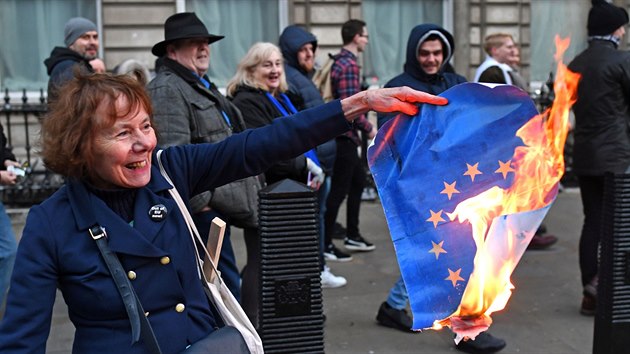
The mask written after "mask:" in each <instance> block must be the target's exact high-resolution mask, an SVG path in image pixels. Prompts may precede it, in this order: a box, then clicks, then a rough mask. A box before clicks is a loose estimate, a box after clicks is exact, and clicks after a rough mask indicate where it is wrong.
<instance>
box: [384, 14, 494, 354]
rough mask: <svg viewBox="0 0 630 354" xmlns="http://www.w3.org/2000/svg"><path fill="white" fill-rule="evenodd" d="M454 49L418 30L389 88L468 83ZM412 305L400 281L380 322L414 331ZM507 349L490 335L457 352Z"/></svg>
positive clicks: (440, 33)
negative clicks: (456, 67)
mask: <svg viewBox="0 0 630 354" xmlns="http://www.w3.org/2000/svg"><path fill="white" fill-rule="evenodd" d="M454 46H455V42H454V40H453V36H452V35H451V34H450V33H449V32H448V31H446V30H445V29H444V28H442V27H440V26H437V25H434V24H422V25H418V26H416V27H414V28H413V29H412V30H411V33H410V34H409V40H408V41H407V54H406V61H405V64H404V66H403V70H404V71H403V73H402V74H400V75H398V76H396V77H394V78H393V79H391V80H389V82H387V83H386V84H385V87H400V86H409V87H411V88H413V89H416V90H418V91H424V92H427V93H430V94H433V95H438V94H440V93H442V92H444V91H446V90H447V89H449V88H451V87H453V86H455V85H457V84H461V83H464V82H466V78H464V77H463V76H461V75H458V74H456V73H455V72H454V70H453V67H452V66H451V65H450V63H449V61H450V59H451V57H452V56H453V52H454ZM377 117H378V127H379V128H380V127H381V126H382V125H383V124H385V123H386V122H387V121H389V120H391V119H393V118H394V117H396V114H379V115H378V116H377ZM408 302H409V295H408V294H407V288H406V287H405V283H404V281H403V278H402V277H400V278H399V279H398V281H397V282H396V284H394V286H393V287H392V288H391V289H390V292H389V295H388V297H387V301H385V302H383V303H382V304H381V306H380V307H379V309H378V313H377V315H376V321H377V322H378V323H379V324H380V325H382V326H385V327H391V328H395V329H398V330H401V331H406V332H408V331H411V327H412V325H413V320H412V318H411V316H409V314H407V311H406V310H405V309H406V308H407V303H408ZM504 347H505V341H504V340H502V339H500V338H495V337H493V336H492V335H490V334H489V333H487V332H482V333H480V334H479V335H478V336H477V337H476V338H475V340H468V341H463V340H462V341H460V342H459V343H458V344H457V349H459V350H461V351H464V352H469V353H493V352H497V351H499V350H501V349H503V348H504Z"/></svg>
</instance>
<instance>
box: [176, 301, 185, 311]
mask: <svg viewBox="0 0 630 354" xmlns="http://www.w3.org/2000/svg"><path fill="white" fill-rule="evenodd" d="M185 309H186V305H184V304H181V303H180V304H177V305H175V311H177V312H184V310H185Z"/></svg>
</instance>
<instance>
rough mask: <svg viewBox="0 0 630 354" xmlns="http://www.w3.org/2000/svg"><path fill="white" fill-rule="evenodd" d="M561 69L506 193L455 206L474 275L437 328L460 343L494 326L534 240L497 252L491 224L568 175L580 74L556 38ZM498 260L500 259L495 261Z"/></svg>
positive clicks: (530, 205) (525, 130) (529, 205)
mask: <svg viewBox="0 0 630 354" xmlns="http://www.w3.org/2000/svg"><path fill="white" fill-rule="evenodd" d="M555 42H556V54H555V56H554V58H555V60H556V62H557V63H558V64H557V74H556V81H555V83H554V91H555V99H554V101H553V105H552V107H551V108H550V109H547V110H545V111H544V112H543V113H541V114H539V115H537V116H535V117H533V118H532V119H530V120H529V121H528V122H527V123H526V124H525V125H523V126H522V127H521V128H520V129H519V130H518V131H517V133H516V135H517V136H518V137H520V138H521V139H522V140H523V143H524V145H525V146H519V147H518V148H516V150H515V153H514V156H513V158H512V161H511V165H510V166H511V167H513V168H514V169H515V170H516V173H515V174H514V179H513V184H512V185H511V186H510V187H509V188H508V189H505V190H504V189H501V188H499V187H493V188H491V189H488V190H486V191H484V192H482V193H481V194H479V195H477V196H475V197H472V198H469V199H467V200H465V201H463V202H461V203H459V204H458V205H457V207H456V208H455V210H454V211H453V213H450V214H449V218H450V220H455V219H456V218H457V220H458V221H459V222H460V223H463V222H469V223H470V225H471V227H472V231H473V238H474V241H475V244H476V246H477V253H476V255H475V259H474V271H473V273H472V274H471V276H470V279H469V280H468V285H467V287H466V290H465V291H464V294H463V297H462V300H461V303H460V306H459V308H458V309H457V310H456V311H455V312H454V313H453V314H451V316H449V317H448V318H446V319H443V320H440V321H436V322H435V324H434V327H433V328H434V329H439V328H441V327H442V326H450V327H452V329H453V330H454V331H455V332H456V333H458V337H459V338H463V337H470V338H474V337H475V336H476V335H477V334H478V333H480V332H482V331H484V330H485V329H487V327H488V326H489V325H490V323H491V322H492V320H491V318H490V314H492V313H493V312H495V311H499V310H502V309H503V308H505V306H506V304H507V302H508V300H509V298H510V296H511V294H512V289H514V286H513V285H512V283H511V282H510V276H511V274H512V271H513V270H514V268H515V267H516V265H517V264H518V261H519V260H520V258H521V256H522V255H523V253H524V251H525V248H526V247H527V243H529V241H530V240H531V237H533V233H532V234H531V235H525V241H526V242H515V241H513V240H514V239H516V237H513V236H516V235H514V233H515V232H517V231H515V230H508V231H507V233H508V234H507V235H501V236H502V241H501V242H503V244H504V246H505V247H504V248H507V250H505V251H497V246H496V242H495V241H496V240H494V241H493V242H494V244H493V242H489V240H488V239H487V236H488V232H489V228H490V226H491V224H492V220H493V219H494V218H495V217H497V216H500V215H508V214H514V213H518V212H523V211H529V210H536V209H539V208H542V207H545V206H547V205H548V204H549V203H550V202H551V201H552V200H553V198H554V197H555V195H556V194H557V187H558V182H559V181H560V178H561V177H562V174H563V173H564V158H563V150H564V144H565V141H566V137H567V133H568V131H569V110H570V109H571V106H572V105H573V103H574V102H575V101H576V96H577V95H576V91H577V84H578V81H579V79H580V75H579V74H576V73H573V72H571V71H570V70H568V68H567V67H566V65H564V64H563V63H562V55H563V54H564V52H565V51H566V49H567V48H568V47H569V44H570V39H568V38H565V39H560V38H559V37H558V36H556V38H555ZM497 258H499V259H497Z"/></svg>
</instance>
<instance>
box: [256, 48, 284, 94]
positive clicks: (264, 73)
mask: <svg viewBox="0 0 630 354" xmlns="http://www.w3.org/2000/svg"><path fill="white" fill-rule="evenodd" d="M282 75H283V67H282V56H280V54H279V53H276V52H272V54H271V55H270V56H269V57H268V58H267V59H265V60H263V62H262V63H260V64H258V65H256V68H254V80H255V81H256V82H257V83H258V84H259V85H261V86H262V87H263V88H264V89H265V90H266V91H269V92H273V91H275V90H276V89H277V88H278V87H279V86H280V77H281V76H282Z"/></svg>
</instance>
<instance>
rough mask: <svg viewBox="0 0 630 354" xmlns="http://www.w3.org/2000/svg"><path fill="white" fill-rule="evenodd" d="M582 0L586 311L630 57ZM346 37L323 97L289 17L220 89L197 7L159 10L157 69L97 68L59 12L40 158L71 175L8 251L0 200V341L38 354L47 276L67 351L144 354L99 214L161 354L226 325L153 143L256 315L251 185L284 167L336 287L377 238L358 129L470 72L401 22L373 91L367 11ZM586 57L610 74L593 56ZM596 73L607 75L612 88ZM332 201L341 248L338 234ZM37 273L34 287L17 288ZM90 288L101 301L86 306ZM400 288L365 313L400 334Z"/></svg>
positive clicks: (579, 169)
mask: <svg viewBox="0 0 630 354" xmlns="http://www.w3.org/2000/svg"><path fill="white" fill-rule="evenodd" d="M593 3H594V5H593V8H592V9H591V11H590V13H589V18H588V31H589V40H590V45H589V48H588V49H587V50H585V52H584V53H582V54H580V55H579V56H578V57H577V58H576V59H575V60H574V61H573V62H572V63H571V65H570V67H571V68H572V69H573V70H574V71H577V72H580V73H582V74H583V75H585V76H584V78H583V80H582V82H581V84H580V88H579V92H580V93H585V92H588V93H589V94H587V95H585V97H586V98H585V99H580V100H578V102H577V103H576V110H575V112H576V128H575V131H576V135H575V137H576V145H575V148H576V160H575V161H576V163H577V164H576V165H575V166H574V169H575V171H576V173H578V180H579V182H580V190H581V192H582V201H583V205H584V214H585V221H584V228H583V232H582V237H581V242H580V266H581V270H582V285H583V286H584V299H583V302H582V307H581V312H582V313H583V314H587V315H592V314H594V313H595V306H596V295H597V294H596V287H597V244H598V242H599V239H598V237H597V232H596V230H597V229H598V227H599V226H598V225H599V224H598V222H599V221H598V216H599V215H600V213H601V210H600V208H599V207H598V205H600V204H601V199H602V193H603V191H602V188H603V187H602V185H603V180H602V178H603V177H602V175H603V173H604V172H606V171H621V172H624V171H626V169H627V166H628V161H627V160H628V159H629V158H628V156H629V153H627V151H626V150H628V149H630V142H629V140H630V138H628V136H627V134H625V133H623V134H620V133H621V132H625V129H615V127H625V122H626V120H627V117H626V116H627V110H625V108H624V109H621V108H620V107H626V108H627V107H628V106H629V105H630V102H628V101H629V100H628V99H627V98H625V96H624V95H622V94H620V93H618V92H621V91H622V90H623V89H627V88H628V87H630V83H628V82H627V81H629V80H630V78H628V77H627V75H624V73H625V74H627V73H628V72H630V70H628V71H626V69H630V68H626V66H627V65H628V64H627V63H628V62H629V61H628V60H627V58H626V53H622V52H620V51H617V50H616V48H617V45H618V43H619V40H620V39H621V38H622V37H623V35H624V33H625V31H624V26H625V25H626V24H627V23H628V15H627V12H625V10H624V9H622V8H618V7H616V6H614V5H611V4H608V3H606V2H603V1H594V2H593ZM341 38H342V41H343V47H342V48H341V50H340V51H339V53H338V54H336V55H334V56H332V59H333V60H334V62H333V64H332V67H331V69H330V83H331V90H332V96H333V97H334V100H333V101H332V102H329V103H327V102H325V101H324V98H323V96H322V91H321V90H320V88H319V87H317V86H316V85H315V83H314V82H313V80H312V78H313V75H314V74H315V72H316V65H315V57H316V50H317V47H318V41H317V38H316V37H315V36H314V35H313V34H312V33H310V32H308V31H307V30H305V29H304V28H302V27H300V26H296V25H292V26H288V27H287V28H285V29H284V30H283V32H282V34H281V35H280V37H279V41H278V45H276V44H273V43H269V42H260V43H256V44H254V45H253V46H252V47H251V48H250V49H249V51H248V52H247V53H246V54H245V56H244V57H243V58H242V59H241V60H240V62H239V63H238V67H237V71H236V73H235V75H234V77H233V78H232V79H231V80H230V82H229V83H228V85H227V88H226V95H223V94H222V93H221V92H220V91H219V89H218V88H217V87H216V86H215V85H214V84H213V83H212V81H211V80H210V78H209V77H208V76H207V71H208V68H209V65H210V44H212V43H214V42H216V41H219V40H221V39H223V36H221V35H215V34H211V33H209V32H208V30H207V28H206V26H205V25H204V24H203V22H202V21H201V20H200V19H199V18H198V17H197V16H196V14H194V13H178V14H175V15H173V16H171V17H169V18H168V19H167V20H166V22H165V24H164V40H163V41H160V42H159V43H156V44H155V45H154V46H153V48H152V50H151V51H152V53H153V54H154V55H155V56H156V66H155V75H154V77H153V78H152V79H151V80H150V78H149V75H150V74H149V73H148V72H146V71H145V70H142V68H141V67H133V63H132V65H131V66H132V67H131V68H128V66H129V65H127V64H126V65H125V66H124V68H122V69H121V72H122V73H129V74H130V75H110V74H104V75H98V74H99V73H104V72H106V69H105V67H104V64H103V61H102V60H100V59H99V58H97V53H98V48H99V36H98V32H97V27H96V26H95V25H94V23H92V22H91V21H90V20H87V19H85V18H72V19H70V20H69V21H68V22H67V23H66V25H65V28H64V43H65V47H55V48H54V49H53V51H52V53H51V55H50V57H49V58H48V59H46V60H45V61H44V63H45V65H46V68H47V70H48V74H49V75H50V81H49V86H48V98H49V105H50V112H49V114H48V117H47V118H46V120H45V121H44V124H43V127H42V146H43V158H44V160H45V162H46V165H47V167H48V168H49V169H51V170H52V171H54V172H57V173H60V174H62V175H63V176H65V177H66V178H67V184H66V186H64V187H63V188H62V189H61V190H60V191H59V192H57V193H56V194H55V195H54V196H53V197H51V198H50V199H49V200H48V201H46V202H44V203H43V204H42V205H40V206H36V207H33V208H32V209H31V211H30V213H29V217H28V219H27V222H26V227H25V229H24V232H23V236H22V241H21V243H20V247H19V250H17V256H16V249H17V246H16V243H15V237H14V235H13V233H12V231H11V224H10V221H9V219H8V217H6V212H4V207H3V206H2V204H0V229H2V233H1V234H0V271H1V272H0V304H1V303H2V302H3V301H4V295H5V293H6V289H7V288H8V287H9V276H10V275H11V272H12V269H13V267H14V266H13V263H14V262H15V272H16V273H19V274H20V276H19V277H15V276H14V277H13V278H12V282H11V283H10V289H11V290H10V293H9V297H8V301H7V310H6V314H5V317H4V319H3V321H2V322H1V324H0V351H3V350H6V351H8V352H11V353H13V352H15V353H17V352H31V351H38V352H43V351H44V349H45V345H46V340H47V336H48V329H49V327H50V320H51V319H50V314H51V309H52V304H53V302H54V298H55V291H56V289H57V288H59V289H61V291H62V293H63V295H64V298H65V300H66V303H67V304H68V307H69V310H70V317H71V320H72V322H73V323H74V325H75V326H76V328H77V334H76V336H75V342H74V350H75V351H77V352H81V353H90V352H102V351H106V350H107V348H109V349H111V348H114V347H115V348H119V349H120V351H121V352H125V353H126V352H128V353H136V352H138V353H139V352H144V350H145V349H144V347H143V346H142V343H143V342H145V340H144V339H142V340H140V341H138V338H136V340H135V341H131V342H130V341H129V336H130V334H131V328H133V324H131V325H130V323H129V319H128V312H127V311H126V310H125V306H124V304H123V302H124V300H121V296H120V294H119V293H118V291H119V289H116V287H115V285H114V283H113V282H112V281H111V277H110V276H109V271H108V268H107V267H106V264H105V263H104V262H103V261H102V260H101V259H100V257H101V255H100V253H99V251H98V249H97V248H96V245H95V243H94V242H92V238H91V237H89V233H88V231H89V230H88V229H90V228H91V227H93V226H94V225H99V226H100V225H103V226H104V227H106V229H107V232H108V239H109V244H110V246H111V248H112V250H113V251H114V252H115V253H116V254H117V256H118V258H120V263H121V264H122V266H123V268H124V269H125V271H126V276H127V277H128V278H129V279H130V280H131V281H132V284H133V287H134V289H135V293H136V294H137V297H138V298H139V299H140V302H141V303H142V305H143V308H144V309H145V311H146V313H145V315H146V317H147V318H149V320H150V325H151V327H153V331H154V332H155V333H156V335H157V336H156V337H157V338H158V343H159V346H160V347H161V349H162V351H163V352H164V353H178V352H182V351H183V350H185V349H186V348H188V347H189V346H191V345H193V344H195V343H197V342H199V341H200V340H202V339H203V338H205V337H208V336H209V335H211V334H212V333H213V332H214V330H215V329H216V328H218V327H221V320H220V318H217V316H216V313H214V312H213V310H212V308H211V306H208V303H207V299H206V298H205V296H204V293H203V289H202V287H201V286H199V285H200V284H199V282H196V281H194V279H193V278H194V277H195V276H196V274H197V273H196V271H195V270H194V263H191V262H192V260H193V257H194V256H193V254H192V253H191V251H192V249H191V247H190V245H189V244H188V243H185V242H178V241H179V236H177V237H175V236H174V235H178V234H186V233H187V231H186V229H185V223H184V222H183V221H182V219H181V217H180V215H177V213H175V212H174V209H173V201H172V200H170V199H169V198H168V197H166V196H165V195H167V193H166V190H167V189H168V188H170V187H169V186H168V183H167V182H165V180H164V179H163V178H162V177H161V176H160V172H159V170H158V171H157V172H156V169H157V167H155V166H154V161H155V159H156V158H160V157H156V154H155V153H156V151H157V150H158V148H157V147H158V146H159V148H161V149H164V154H163V155H162V156H163V157H162V158H161V159H162V162H163V164H164V165H165V166H166V171H167V172H168V174H169V175H170V176H172V179H173V181H174V184H175V185H174V187H176V188H177V189H178V190H179V192H180V193H181V194H182V195H183V196H184V197H185V199H186V202H187V204H188V207H189V209H190V211H191V214H192V215H193V220H194V222H195V225H196V226H197V228H198V229H199V230H200V234H201V235H208V232H209V229H210V225H211V222H212V220H213V219H214V218H215V217H219V218H221V219H223V220H224V221H226V223H227V225H228V227H227V232H226V235H225V238H224V241H223V247H222V250H221V257H220V262H219V264H218V269H219V270H220V272H221V276H222V278H223V279H224V281H225V284H226V285H227V286H228V288H229V289H230V291H231V292H232V293H233V294H234V296H235V297H236V299H238V300H239V301H240V303H241V305H242V307H243V309H244V310H245V313H246V314H247V316H248V317H249V319H250V320H251V321H252V323H253V324H254V325H255V326H256V325H257V323H258V315H259V311H258V310H259V303H258V301H259V296H258V291H259V287H260V284H259V278H258V273H259V270H260V242H259V238H258V233H259V230H258V215H257V203H258V201H257V193H258V191H259V190H260V189H261V188H263V187H264V186H265V185H270V184H272V183H275V182H277V181H281V180H283V179H286V178H289V179H292V180H295V181H298V182H301V183H304V184H305V185H307V186H309V187H310V188H312V189H313V190H314V191H315V192H316V195H317V200H318V203H319V216H318V217H319V219H318V225H319V242H320V247H319V248H320V251H319V258H320V276H321V286H322V287H323V288H337V287H343V286H345V285H346V284H347V283H348V279H347V278H346V277H344V276H341V275H335V274H334V273H333V270H332V269H331V266H330V263H334V262H349V261H352V259H353V257H360V253H361V252H370V251H374V250H375V246H374V244H372V243H371V242H370V241H368V240H367V239H366V238H365V237H364V236H363V235H362V234H361V232H360V206H361V202H362V193H363V191H364V187H365V181H366V166H365V164H364V163H363V162H362V161H361V152H360V147H361V146H362V145H363V144H362V139H363V138H367V139H372V138H373V137H374V136H375V135H376V132H377V126H378V127H381V126H382V125H383V124H385V123H386V122H387V121H388V120H390V119H393V118H394V117H395V114H393V112H400V111H402V112H405V113H408V114H413V113H415V112H416V111H417V109H418V108H419V107H420V106H421V105H422V104H425V103H426V104H444V103H445V102H444V100H440V99H438V98H436V97H434V96H433V95H438V94H440V93H442V92H443V91H445V90H447V89H449V88H450V87H452V86H455V85H457V84H460V83H463V82H466V81H467V80H466V78H465V77H463V76H461V75H459V74H457V73H455V71H454V68H453V66H452V65H451V64H450V60H451V58H452V56H453V53H454V51H455V48H454V45H455V41H454V39H453V36H452V34H451V33H449V32H448V31H447V30H445V29H444V28H442V27H440V26H437V25H433V24H420V25H418V26H416V27H414V28H413V29H412V30H411V33H410V34H409V39H408V43H407V48H406V55H405V63H404V67H403V72H402V73H401V74H400V75H398V76H396V77H394V78H392V79H391V80H389V81H388V82H387V83H386V84H385V88H383V89H376V90H369V91H364V90H363V89H362V87H361V79H360V78H361V72H360V66H359V64H358V56H359V54H360V53H362V52H363V51H364V50H365V48H366V46H367V45H368V43H369V34H368V27H367V24H366V23H365V22H363V21H360V20H355V19H353V20H349V21H347V22H346V23H344V24H343V26H342V28H341ZM484 50H485V52H486V54H487V57H486V60H485V61H483V63H482V64H481V65H480V66H479V68H478V70H477V72H476V74H475V77H474V81H475V82H482V83H496V84H507V85H515V86H517V87H519V88H521V89H523V90H528V85H527V83H526V80H525V79H524V78H523V77H522V76H521V75H520V74H519V72H518V69H519V65H520V57H519V49H518V45H517V44H516V42H515V41H514V38H513V37H512V36H511V35H510V34H508V33H492V34H489V35H488V36H487V37H486V38H485V42H484ZM593 63H597V64H596V65H605V67H606V68H610V70H609V71H602V70H590V69H591V66H592V65H595V64H593ZM125 68H126V69H125ZM118 69H119V68H117V70H118ZM117 70H116V71H117ZM95 74H97V75H95ZM606 82H615V86H614V87H612V89H611V87H610V86H611V85H612V84H610V85H609V84H606V85H605V84H604V83H606ZM404 86H406V87H409V88H411V89H413V90H415V91H413V90H410V89H408V88H404ZM617 86H618V87H617ZM596 93H597V94H596ZM580 98H582V95H580ZM370 110H372V111H377V112H378V115H377V124H373V123H371V122H370V120H369V119H368V118H367V116H366V113H367V112H368V111H370ZM598 115H600V116H601V115H605V116H607V117H610V119H609V121H608V123H601V124H603V125H602V126H601V127H600V128H601V129H600V128H596V127H594V125H595V124H596V123H595V120H593V119H592V117H594V116H598ZM287 117H290V118H287ZM349 123H350V124H349ZM598 124H599V123H598ZM613 130H614V132H613ZM607 131H608V132H610V133H606V132H607ZM0 133H2V132H1V130H0ZM615 134H616V135H615ZM621 135H623V136H621ZM0 138H2V139H0V145H1V146H2V159H3V161H4V163H3V168H4V169H3V170H2V171H0V183H2V184H14V183H15V182H16V176H15V174H13V173H11V172H9V171H7V170H6V169H7V167H8V166H11V165H17V162H15V160H16V158H15V156H13V155H12V153H11V151H10V150H8V149H6V147H5V146H6V139H5V138H4V134H2V136H1V137H0ZM605 141H607V142H613V145H614V146H613V147H612V148H613V150H610V149H608V148H607V147H602V146H605V145H606V144H605ZM208 143H210V144H208ZM578 156H579V157H580V158H579V159H577V157H578ZM165 193H166V194H165ZM344 200H345V201H346V220H345V227H344V228H343V230H344V235H343V238H344V239H343V250H342V249H341V246H338V245H336V244H335V243H334V242H333V236H334V234H335V232H336V228H335V224H336V223H337V221H338V216H339V210H340V207H341V206H342V204H343V202H344ZM147 210H150V212H149V213H147V212H146V211H147ZM169 212H170V213H171V214H172V215H168V214H169ZM167 215H168V216H167ZM230 227H237V228H241V229H242V230H243V235H244V240H245V245H246V251H247V260H246V266H245V267H244V269H239V267H238V266H237V261H236V256H235V254H234V250H233V248H232V242H231V240H230ZM90 232H91V231H90ZM556 242H557V238H556V237H555V236H553V235H548V234H546V227H545V225H541V227H540V228H539V230H538V231H537V232H536V235H535V236H534V238H533V240H532V242H531V243H530V246H529V248H528V249H532V250H541V249H547V248H549V247H551V246H552V245H553V244H555V243H556ZM72 254H82V255H83V256H82V257H73V256H72ZM333 267H334V266H333ZM33 284H36V285H37V289H38V291H37V294H32V292H30V290H29V289H31V288H32V287H33ZM156 288H160V289H161V292H160V296H155V295H153V294H154V293H153V292H152V290H153V289H156ZM86 299H89V301H87V300H86ZM93 299H99V300H100V301H99V302H98V304H97V305H96V306H94V304H93V302H92V300H93ZM408 300H409V299H408V295H407V291H406V287H405V283H404V281H403V279H402V277H401V278H400V279H399V280H398V281H397V282H396V283H395V284H394V286H393V287H392V288H391V290H390V293H389V295H388V296H387V298H386V301H384V302H383V303H382V304H381V305H380V307H379V308H378V311H377V315H376V320H377V322H378V323H379V324H381V325H383V326H386V327H391V328H394V329H397V330H401V331H405V332H411V327H412V318H411V316H410V315H409V314H408V310H407V309H408V306H409V301H408ZM86 301H87V302H86ZM181 313H184V314H185V315H186V316H181V315H180V314H181ZM132 322H133V321H132ZM27 323H28V325H26V324H27ZM104 338H107V340H104ZM167 338H168V340H167ZM505 346H506V342H505V341H504V340H502V339H500V338H496V337H494V336H492V335H490V334H489V333H487V332H483V333H482V334H480V335H478V336H477V338H475V339H474V340H468V341H461V342H459V343H458V344H457V345H456V347H457V349H459V350H462V351H465V352H471V353H492V352H496V351H499V350H501V349H503V348H504V347H505Z"/></svg>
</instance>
